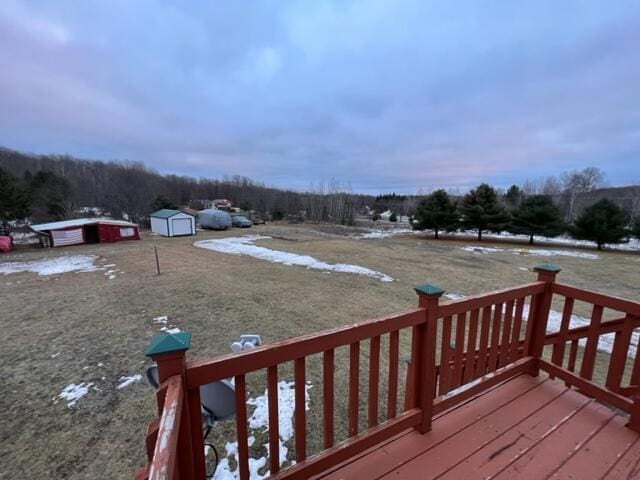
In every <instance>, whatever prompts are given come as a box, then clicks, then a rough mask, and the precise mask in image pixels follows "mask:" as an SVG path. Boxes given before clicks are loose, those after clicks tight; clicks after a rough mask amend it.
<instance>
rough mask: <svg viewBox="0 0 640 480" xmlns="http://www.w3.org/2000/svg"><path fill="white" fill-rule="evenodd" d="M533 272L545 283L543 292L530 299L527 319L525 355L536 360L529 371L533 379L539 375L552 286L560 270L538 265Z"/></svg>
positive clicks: (551, 266) (553, 266)
mask: <svg viewBox="0 0 640 480" xmlns="http://www.w3.org/2000/svg"><path fill="white" fill-rule="evenodd" d="M534 270H535V271H536V272H537V273H538V281H539V282H544V283H545V286H544V287H545V288H544V290H543V291H542V292H540V293H538V294H537V295H536V296H535V298H534V299H532V303H533V305H534V307H533V309H534V311H533V313H534V315H533V316H532V317H529V320H530V322H531V324H530V327H531V328H530V329H529V328H527V336H528V343H527V350H526V353H525V355H527V356H529V357H533V358H535V359H536V362H535V363H534V364H533V366H532V368H531V370H530V371H529V373H530V374H531V375H532V376H534V377H535V376H538V374H539V373H540V366H539V363H538V359H540V358H542V352H543V351H544V342H545V337H546V332H547V323H548V322H549V312H550V310H551V300H552V298H553V284H554V283H555V281H556V276H557V275H558V273H560V269H559V268H558V267H556V266H555V265H538V266H537V267H535V268H534Z"/></svg>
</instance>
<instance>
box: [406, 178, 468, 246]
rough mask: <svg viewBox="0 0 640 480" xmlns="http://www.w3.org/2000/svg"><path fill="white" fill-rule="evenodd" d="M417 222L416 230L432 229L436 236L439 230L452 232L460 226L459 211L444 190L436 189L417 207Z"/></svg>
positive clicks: (436, 236)
mask: <svg viewBox="0 0 640 480" xmlns="http://www.w3.org/2000/svg"><path fill="white" fill-rule="evenodd" d="M416 220H418V223H417V224H414V229H415V230H425V229H427V228H428V229H432V230H433V231H434V233H435V238H438V232H439V231H440V230H445V231H447V232H452V231H454V230H455V229H456V228H457V227H458V211H457V209H456V204H455V202H454V201H452V200H451V198H450V197H449V195H448V194H447V192H445V191H444V190H442V189H441V190H436V191H435V192H433V193H432V194H431V195H429V196H427V198H425V199H424V200H422V201H421V202H420V203H419V204H418V207H417V209H416Z"/></svg>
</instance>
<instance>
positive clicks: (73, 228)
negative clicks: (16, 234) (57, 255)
mask: <svg viewBox="0 0 640 480" xmlns="http://www.w3.org/2000/svg"><path fill="white" fill-rule="evenodd" d="M31 229H32V230H33V231H34V232H36V233H38V234H39V235H40V236H41V239H42V240H43V244H45V245H49V246H51V247H64V246H67V245H80V244H83V243H112V242H119V241H120V240H140V231H139V229H138V225H136V224H135V223H130V222H125V221H122V220H108V219H104V218H77V219H75V220H64V221H62V222H52V223H41V224H39V225H31Z"/></svg>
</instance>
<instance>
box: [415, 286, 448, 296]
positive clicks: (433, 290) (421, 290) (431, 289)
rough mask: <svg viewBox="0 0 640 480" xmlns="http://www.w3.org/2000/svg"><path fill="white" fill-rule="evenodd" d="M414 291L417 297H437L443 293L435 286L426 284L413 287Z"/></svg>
mask: <svg viewBox="0 0 640 480" xmlns="http://www.w3.org/2000/svg"><path fill="white" fill-rule="evenodd" d="M414 290H415V291H416V293H418V294H419V295H426V296H428V297H439V296H440V295H442V294H443V293H444V290H443V289H441V288H440V287H438V286H437V285H430V284H428V283H425V284H424V285H418V286H417V287H414Z"/></svg>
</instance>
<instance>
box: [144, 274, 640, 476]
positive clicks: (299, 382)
mask: <svg viewBox="0 0 640 480" xmlns="http://www.w3.org/2000/svg"><path fill="white" fill-rule="evenodd" d="M536 271H537V272H538V279H537V281H536V282H533V283H529V284H526V285H521V286H518V287H514V288H508V289H504V290H499V291H495V292H490V293H486V294H482V295H476V296H472V297H467V298H464V299H462V300H454V301H445V302H442V303H440V297H441V295H442V294H443V293H444V291H443V290H441V289H439V288H438V287H434V286H431V285H423V286H420V287H417V288H416V292H417V293H418V296H419V305H418V308H416V309H412V310H408V311H406V312H402V313H400V314H397V315H390V316H387V317H383V318H379V319H375V320H368V321H365V322H361V323H357V324H355V325H350V326H346V327H341V328H337V329H333V330H329V331H325V332H321V333H318V334H312V335H307V336H303V337H298V338H294V339H291V340H285V341H282V342H278V343H274V344H270V345H267V346H263V347H258V348H256V349H252V350H249V351H246V352H242V353H237V354H231V355H226V356H223V357H219V358H216V359H212V360H202V361H196V362H190V363H188V364H187V363H186V360H185V355H184V353H185V351H186V349H187V348H188V346H189V345H188V343H189V338H190V336H188V334H185V333H181V334H178V338H176V336H175V335H173V336H172V335H167V336H162V337H155V338H154V342H155V344H152V347H150V349H149V351H148V354H149V355H150V356H151V357H152V359H153V360H155V361H156V362H157V363H158V369H159V374H160V381H161V382H162V384H161V386H160V388H159V389H158V394H157V395H158V408H159V412H160V420H159V421H155V422H153V423H152V424H151V425H150V427H149V430H148V433H147V453H148V458H149V464H148V465H147V467H145V468H144V469H141V471H140V472H139V473H138V477H139V478H147V477H148V478H153V479H156V478H178V476H179V477H180V478H189V479H191V478H197V479H203V478H205V462H204V445H203V440H202V420H201V416H200V394H199V387H200V386H201V385H204V384H207V383H210V382H213V381H216V380H221V379H224V378H230V377H231V378H234V379H235V403H236V434H237V440H238V470H239V475H240V478H241V479H248V478H249V445H248V432H247V409H246V395H247V391H246V376H247V374H249V373H252V372H264V374H263V375H265V376H266V383H267V395H268V405H269V408H268V417H269V471H270V474H271V476H272V477H274V478H308V477H310V476H312V475H316V474H318V473H322V472H323V471H326V470H327V469H329V468H330V467H332V466H334V465H337V464H339V463H341V462H343V461H345V460H348V459H349V458H351V457H353V456H355V455H357V454H359V453H361V452H363V451H364V450H366V449H368V448H370V447H373V446H375V445H376V444H378V443H380V442H382V441H384V440H386V439H388V438H390V437H392V436H394V435H396V434H398V433H400V432H401V431H403V430H406V429H408V428H415V429H417V430H418V431H419V432H421V433H425V432H427V431H429V430H430V429H431V422H432V419H433V417H434V416H435V415H438V414H439V413H441V412H443V411H445V410H447V409H449V408H451V407H453V406H455V405H457V404H459V403H461V402H464V401H466V400H468V399H469V398H471V397H472V396H474V395H476V394H478V393H480V392H482V391H484V390H486V389H488V388H491V387H492V386H493V385H497V384H498V383H500V382H502V381H504V380H506V379H508V378H510V377H512V376H515V375H518V374H520V373H523V372H527V373H530V374H532V375H537V374H538V372H539V370H543V371H546V372H548V373H549V374H550V375H551V376H554V377H558V378H559V379H561V380H563V381H564V382H565V383H567V385H571V386H574V387H576V388H578V389H580V390H581V391H582V392H583V393H585V394H587V395H590V396H593V397H595V398H597V399H599V400H601V401H603V402H607V403H609V404H611V405H612V406H615V407H617V408H619V409H621V410H623V411H626V412H629V413H630V414H631V418H630V422H629V425H630V427H631V428H634V429H635V430H640V408H639V407H638V405H639V404H640V402H638V401H635V397H636V394H640V360H637V357H635V347H634V346H633V345H632V344H631V338H632V335H633V331H634V329H635V328H637V327H640V303H638V302H633V301H629V300H623V299H619V298H616V297H611V296H607V295H602V294H598V293H595V292H590V291H587V290H581V289H578V288H575V287H570V286H566V285H561V284H558V283H555V277H556V275H557V273H558V272H559V269H558V268H556V267H553V266H551V265H543V266H540V267H537V268H536ZM554 295H555V296H559V297H564V298H565V301H564V309H563V313H562V321H561V324H560V327H559V329H558V330H557V331H551V332H548V329H549V316H550V313H551V312H552V310H551V305H552V301H553V300H554ZM575 301H581V302H587V303H589V304H591V305H592V316H591V320H590V322H589V324H588V325H584V326H579V327H575V328H571V325H570V322H571V318H572V317H571V315H572V309H573V306H574V302H575ZM604 309H610V310H614V311H617V312H619V313H621V314H622V316H621V317H619V318H614V319H612V320H608V321H602V318H603V316H602V315H603V310H604ZM403 330H410V331H411V347H410V348H411V358H410V364H409V368H408V369H407V380H406V382H405V395H404V397H405V402H404V409H403V411H402V412H398V405H399V391H398V390H399V354H400V333H401V331H403ZM612 334H613V335H615V339H614V340H613V346H612V348H611V354H610V355H609V356H607V355H606V354H605V357H606V358H602V359H600V358H598V359H596V356H597V354H598V341H599V340H600V339H601V338H602V337H603V336H606V335H612ZM383 337H388V338H387V339H385V342H384V344H385V345H388V350H387V351H386V355H387V356H386V358H385V359H384V360H385V363H386V364H387V365H388V367H387V372H386V373H387V375H386V392H387V395H386V397H387V398H386V412H385V414H384V415H382V417H383V418H385V420H384V421H383V422H382V423H379V418H380V417H381V415H380V414H379V413H380V412H379V411H378V409H379V404H380V398H379V397H380V390H381V388H380V384H379V378H380V373H381V370H380V363H381V362H380V359H381V353H382V354H383V355H384V353H385V352H381V344H382V342H381V340H382V339H383ZM162 342H164V343H162ZM583 343H584V348H583V345H582V344H583ZM363 344H365V347H364V348H367V349H368V352H369V362H368V382H367V384H368V393H367V396H366V399H363V400H365V401H364V402H363V403H365V404H366V410H367V416H366V418H367V422H366V425H367V426H366V428H365V429H364V430H363V431H359V428H358V427H359V414H360V405H361V399H360V383H361V380H360V356H361V355H360V353H361V349H362V345H363ZM154 346H155V347H154ZM340 347H345V348H348V350H349V368H348V372H349V374H348V395H347V398H346V399H339V401H344V403H346V405H347V411H348V415H347V419H346V422H347V423H348V436H347V439H346V440H344V441H342V442H340V443H337V444H336V441H335V435H334V431H335V428H334V427H335V426H334V407H335V402H336V399H335V378H334V377H335V373H334V372H335V351H336V349H337V348H340ZM567 348H568V355H567ZM579 353H581V355H579ZM311 355H321V356H322V383H323V388H322V417H323V418H322V437H323V442H322V445H323V449H322V451H321V452H319V453H317V454H315V455H312V456H308V452H307V428H306V423H307V422H306V416H305V415H306V414H305V383H306V378H307V375H306V366H307V358H308V357H309V356H311ZM579 356H580V358H578V357H579ZM629 356H632V357H634V358H631V359H628V357H629ZM289 363H292V364H293V371H294V380H295V383H294V385H295V386H294V388H295V395H294V398H295V413H294V444H295V460H296V463H295V465H293V466H291V467H288V468H285V469H282V470H281V469H280V468H281V467H280V452H279V446H280V441H279V432H278V426H279V422H278V374H279V367H281V366H283V365H284V364H289ZM577 364H579V365H580V370H579V372H577V373H576V365H577ZM596 364H597V365H598V367H599V372H598V375H595V376H594V367H595V365H596ZM605 367H606V368H605ZM603 369H604V370H603ZM603 372H604V373H603ZM176 429H177V430H176Z"/></svg>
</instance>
